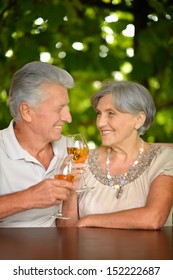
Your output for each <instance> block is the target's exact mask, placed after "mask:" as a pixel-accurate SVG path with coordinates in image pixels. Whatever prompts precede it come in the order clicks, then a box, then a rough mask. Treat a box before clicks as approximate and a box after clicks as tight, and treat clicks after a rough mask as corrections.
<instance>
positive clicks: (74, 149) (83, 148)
mask: <svg viewBox="0 0 173 280" xmlns="http://www.w3.org/2000/svg"><path fill="white" fill-rule="evenodd" d="M66 141H67V142H66V143H67V153H68V154H73V161H74V162H76V163H84V162H85V160H86V159H87V157H88V154H89V147H88V144H87V141H86V139H85V136H84V135H83V134H81V133H77V134H72V135H67V136H66ZM82 179H83V182H84V185H83V186H82V188H80V189H76V192H83V191H85V190H88V189H90V188H88V187H87V186H86V183H85V177H84V174H83V176H82Z"/></svg>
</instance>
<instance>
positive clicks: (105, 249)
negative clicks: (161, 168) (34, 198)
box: [0, 227, 173, 260]
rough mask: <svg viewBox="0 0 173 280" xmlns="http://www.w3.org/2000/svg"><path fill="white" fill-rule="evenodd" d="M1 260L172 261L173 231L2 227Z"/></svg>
mask: <svg viewBox="0 0 173 280" xmlns="http://www.w3.org/2000/svg"><path fill="white" fill-rule="evenodd" d="M0 248H1V249H0V259H1V260H10V259H11V260H15V259H16V260H17V259H18V260H19V259H24V260H29V259H31V260H45V259H47V260H48V259H49V260H51V259H52V260H56V259H57V260H58V259H59V260H91V259H93V260H108V259H109V260H116V259H117V260H145V259H146V260H152V259H155V260H159V259H160V260H172V259H173V228H172V227H165V228H164V229H163V230H159V231H147V230H117V229H101V228H59V229H57V228H0Z"/></svg>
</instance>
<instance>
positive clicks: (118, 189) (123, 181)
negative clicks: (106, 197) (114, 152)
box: [106, 139, 144, 199]
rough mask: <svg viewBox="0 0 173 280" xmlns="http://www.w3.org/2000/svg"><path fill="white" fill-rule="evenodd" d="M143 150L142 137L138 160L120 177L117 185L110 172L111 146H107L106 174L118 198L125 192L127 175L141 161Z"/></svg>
mask: <svg viewBox="0 0 173 280" xmlns="http://www.w3.org/2000/svg"><path fill="white" fill-rule="evenodd" d="M143 152H144V141H143V140H142V139H141V146H140V149H139V153H138V155H137V157H136V160H135V161H134V162H133V164H132V166H131V167H130V168H129V170H128V171H127V172H126V173H124V174H122V175H120V176H119V177H120V180H119V184H118V185H115V184H114V180H113V177H112V176H111V174H110V158H111V148H110V147H108V148H107V152H106V176H107V178H108V180H109V183H108V185H109V187H111V188H114V189H115V190H116V193H115V196H116V198H117V199H118V198H119V197H120V196H121V195H122V193H123V186H124V185H125V184H126V182H127V181H126V177H127V175H128V172H129V171H131V170H132V169H133V168H134V167H135V166H136V165H137V164H138V163H139V160H140V159H141V157H142V154H143Z"/></svg>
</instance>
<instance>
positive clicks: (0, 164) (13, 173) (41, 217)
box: [0, 120, 67, 227]
mask: <svg viewBox="0 0 173 280" xmlns="http://www.w3.org/2000/svg"><path fill="white" fill-rule="evenodd" d="M52 146H53V151H54V157H53V159H52V161H51V162H50V165H49V167H48V169H47V170H45V168H44V166H43V165H42V164H41V163H40V162H39V161H38V160H37V159H35V158H34V157H33V156H31V155H30V154H29V153H28V152H27V151H26V150H24V149H23V148H22V147H21V146H20V144H19V142H18V141H17V139H16V137H15V134H14V129H13V120H12V121H11V123H10V125H9V127H7V128H6V129H3V130H1V131H0V195H4V194H9V193H13V192H18V191H22V190H25V189H27V188H29V187H30V186H32V185H35V184H37V183H39V182H41V181H42V180H44V179H46V178H50V177H52V176H53V170H54V168H55V164H56V163H57V161H58V162H59V164H58V165H59V166H58V167H59V168H60V166H61V164H62V162H63V159H64V157H65V156H66V155H67V151H66V144H65V137H64V136H62V137H61V139H60V140H59V141H55V142H53V143H52ZM57 208H58V206H53V207H49V208H44V209H42V208H39V209H31V210H26V211H23V212H20V213H17V214H14V215H11V216H9V217H7V218H4V219H0V227H51V226H55V219H54V218H52V217H51V216H52V215H53V214H56V213H57Z"/></svg>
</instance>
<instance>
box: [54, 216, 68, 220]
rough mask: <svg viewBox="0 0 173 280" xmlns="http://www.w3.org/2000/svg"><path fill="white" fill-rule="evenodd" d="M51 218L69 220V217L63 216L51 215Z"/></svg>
mask: <svg viewBox="0 0 173 280" xmlns="http://www.w3.org/2000/svg"><path fill="white" fill-rule="evenodd" d="M51 217H52V218H55V219H62V220H69V219H70V217H65V216H63V215H52V216H51Z"/></svg>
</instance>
